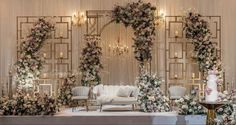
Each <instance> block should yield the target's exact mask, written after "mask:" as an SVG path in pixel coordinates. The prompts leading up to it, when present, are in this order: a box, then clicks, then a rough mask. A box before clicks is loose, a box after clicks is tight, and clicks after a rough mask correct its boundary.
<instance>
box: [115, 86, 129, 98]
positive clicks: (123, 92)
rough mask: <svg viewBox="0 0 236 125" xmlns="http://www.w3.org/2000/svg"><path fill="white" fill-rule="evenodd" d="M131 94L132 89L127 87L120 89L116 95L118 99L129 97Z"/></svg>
mask: <svg viewBox="0 0 236 125" xmlns="http://www.w3.org/2000/svg"><path fill="white" fill-rule="evenodd" d="M131 93H132V90H131V89H130V87H128V86H125V87H120V88H119V90H118V92H117V94H116V95H117V96H118V97H129V96H130V95H131Z"/></svg>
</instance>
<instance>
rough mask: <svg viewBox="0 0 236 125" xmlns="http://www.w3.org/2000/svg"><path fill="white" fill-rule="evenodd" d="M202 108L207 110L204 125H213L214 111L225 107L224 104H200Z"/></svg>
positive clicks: (204, 102)
mask: <svg viewBox="0 0 236 125" xmlns="http://www.w3.org/2000/svg"><path fill="white" fill-rule="evenodd" d="M200 104H201V105H202V106H204V107H205V108H207V120H206V125H214V119H215V118H216V112H215V111H216V109H217V108H219V107H221V106H223V105H225V104H226V103H225V102H206V101H203V102H200Z"/></svg>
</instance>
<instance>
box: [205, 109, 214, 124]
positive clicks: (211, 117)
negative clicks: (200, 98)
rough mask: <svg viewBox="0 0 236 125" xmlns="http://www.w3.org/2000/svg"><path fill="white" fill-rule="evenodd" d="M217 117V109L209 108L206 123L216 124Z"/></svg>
mask: <svg viewBox="0 0 236 125" xmlns="http://www.w3.org/2000/svg"><path fill="white" fill-rule="evenodd" d="M215 118H216V113H215V109H208V111H207V119H206V125H214V119H215Z"/></svg>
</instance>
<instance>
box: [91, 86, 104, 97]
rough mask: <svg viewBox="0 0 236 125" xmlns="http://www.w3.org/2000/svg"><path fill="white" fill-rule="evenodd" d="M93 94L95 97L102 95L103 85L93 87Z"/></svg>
mask: <svg viewBox="0 0 236 125" xmlns="http://www.w3.org/2000/svg"><path fill="white" fill-rule="evenodd" d="M93 93H94V94H96V95H97V96H101V95H104V94H103V93H104V89H103V85H102V84H100V85H96V86H94V88H93Z"/></svg>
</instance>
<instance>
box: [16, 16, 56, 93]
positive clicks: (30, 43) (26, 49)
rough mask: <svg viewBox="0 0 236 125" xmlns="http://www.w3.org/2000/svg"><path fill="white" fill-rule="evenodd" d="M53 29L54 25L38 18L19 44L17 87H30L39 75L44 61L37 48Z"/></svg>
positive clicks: (39, 47) (40, 46) (41, 45)
mask: <svg viewBox="0 0 236 125" xmlns="http://www.w3.org/2000/svg"><path fill="white" fill-rule="evenodd" d="M53 30H54V26H53V25H52V24H51V23H49V22H47V21H46V20H45V19H43V18H40V19H39V20H38V21H37V22H36V23H35V24H34V27H33V28H32V29H31V32H30V34H29V35H28V36H27V38H26V39H25V40H24V41H23V42H22V44H21V45H20V58H19V59H18V61H17V62H16V64H15V67H16V81H17V82H18V88H19V89H23V88H32V87H33V85H32V82H33V80H35V79H37V78H38V77H39V75H40V72H41V69H42V68H43V63H44V58H43V56H41V55H40V54H39V50H40V49H41V48H42V47H43V45H44V42H45V40H46V39H47V38H48V37H49V35H50V32H51V31H53Z"/></svg>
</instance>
